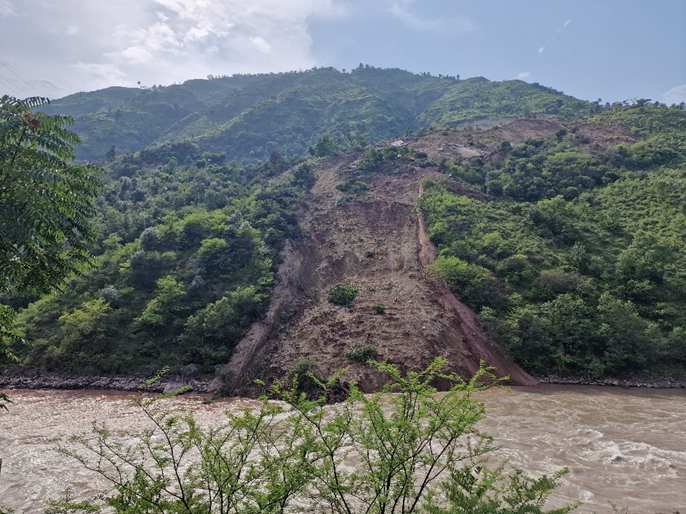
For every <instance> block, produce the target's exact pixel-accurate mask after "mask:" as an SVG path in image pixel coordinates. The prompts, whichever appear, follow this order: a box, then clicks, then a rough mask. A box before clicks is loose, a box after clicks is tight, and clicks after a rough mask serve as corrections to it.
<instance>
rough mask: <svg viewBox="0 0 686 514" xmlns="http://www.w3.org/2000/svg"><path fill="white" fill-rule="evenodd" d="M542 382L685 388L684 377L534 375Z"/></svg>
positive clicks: (685, 380)
mask: <svg viewBox="0 0 686 514" xmlns="http://www.w3.org/2000/svg"><path fill="white" fill-rule="evenodd" d="M535 378H536V380H538V381H539V382H541V383H542V384H569V385H592V386H612V387H648V388H652V389H686V379H684V378H669V377H667V378H660V379H656V378H599V379H597V380H589V379H586V378H579V377H555V376H545V377H543V376H535Z"/></svg>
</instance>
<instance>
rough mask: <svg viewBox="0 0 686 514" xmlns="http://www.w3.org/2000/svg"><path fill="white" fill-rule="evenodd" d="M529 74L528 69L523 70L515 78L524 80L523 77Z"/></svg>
mask: <svg viewBox="0 0 686 514" xmlns="http://www.w3.org/2000/svg"><path fill="white" fill-rule="evenodd" d="M529 75H531V73H530V72H528V71H523V72H521V73H520V74H519V75H517V80H524V79H526V78H528V77H529Z"/></svg>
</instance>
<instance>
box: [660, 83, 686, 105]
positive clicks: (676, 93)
mask: <svg viewBox="0 0 686 514" xmlns="http://www.w3.org/2000/svg"><path fill="white" fill-rule="evenodd" d="M662 102H663V103H666V104H667V105H672V104H680V103H681V102H686V84H684V85H683V86H676V87H673V88H672V89H670V90H669V91H665V92H664V93H662Z"/></svg>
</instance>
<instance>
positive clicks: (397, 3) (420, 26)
mask: <svg viewBox="0 0 686 514" xmlns="http://www.w3.org/2000/svg"><path fill="white" fill-rule="evenodd" d="M413 3H415V0H393V2H392V4H391V6H390V8H389V12H390V13H391V14H392V15H393V16H394V17H395V18H397V19H399V20H400V21H402V22H403V23H404V24H405V25H406V26H407V27H408V28H410V29H411V30H414V31H416V32H430V33H432V34H440V35H443V36H457V35H461V34H465V33H469V32H474V31H475V30H476V26H475V24H474V22H473V21H471V20H469V19H466V18H455V17H449V18H425V17H422V16H421V15H420V14H418V13H417V12H416V11H415V9H413V8H412V4H413Z"/></svg>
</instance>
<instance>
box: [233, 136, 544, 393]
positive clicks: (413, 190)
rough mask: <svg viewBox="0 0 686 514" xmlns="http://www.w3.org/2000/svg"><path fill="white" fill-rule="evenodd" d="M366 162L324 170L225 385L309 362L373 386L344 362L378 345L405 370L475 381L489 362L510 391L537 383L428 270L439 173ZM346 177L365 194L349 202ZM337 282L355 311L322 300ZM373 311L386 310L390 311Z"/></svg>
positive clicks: (246, 389)
mask: <svg viewBox="0 0 686 514" xmlns="http://www.w3.org/2000/svg"><path fill="white" fill-rule="evenodd" d="M395 144H398V145H402V144H405V142H400V141H398V142H396V143H395ZM422 146H426V148H427V150H431V151H432V152H433V151H434V150H432V147H433V140H432V139H431V138H429V139H425V140H423V141H420V142H418V143H417V148H421V147H422ZM464 151H467V150H464ZM473 152H474V153H475V154H476V153H478V150H473ZM359 158H360V155H359V154H357V155H346V156H343V157H339V158H337V159H335V160H330V161H326V162H325V163H323V164H322V165H321V166H320V168H319V169H318V170H317V182H316V184H315V186H314V187H313V189H312V196H311V198H310V200H309V202H308V203H307V207H306V209H305V210H304V211H303V213H302V218H301V226H302V228H303V231H304V233H305V234H306V235H305V237H304V238H302V239H300V240H298V241H293V242H290V243H289V244H288V245H287V248H286V250H285V258H284V262H283V264H282V265H281V268H280V270H279V283H278V285H277V287H276V289H275V292H274V295H273V297H272V302H271V307H270V309H269V312H268V314H267V316H266V319H265V320H264V321H263V322H261V323H258V324H256V325H254V326H253V327H252V329H251V331H250V332H249V334H248V336H247V337H246V338H245V339H243V340H242V341H241V343H240V344H239V345H238V347H237V348H236V351H235V353H234V356H233V358H232V359H231V362H230V364H229V365H228V367H227V369H226V370H225V376H226V377H227V379H228V380H229V381H230V384H231V387H230V389H232V390H233V391H234V392H235V393H238V394H249V393H250V392H251V390H252V381H253V379H255V378H263V379H267V380H268V379H271V378H276V377H280V376H282V375H284V374H285V373H287V372H288V371H289V370H291V369H293V368H294V367H296V365H297V364H298V363H299V362H301V361H303V360H305V359H306V360H311V361H313V362H314V363H316V365H317V370H318V372H319V373H321V374H322V375H323V376H328V375H330V374H332V373H333V372H334V371H336V370H338V369H341V368H347V369H348V372H347V373H346V375H345V379H344V380H355V381H357V382H358V383H359V384H360V385H361V387H362V388H363V389H364V390H368V391H371V390H375V389H378V388H379V387H380V385H381V383H380V382H379V375H378V374H377V373H376V372H375V371H374V370H373V369H372V368H370V367H368V366H366V365H364V364H363V363H358V362H351V360H349V359H348V358H347V357H346V355H347V354H348V352H350V351H351V350H354V349H355V348H359V347H372V348H374V349H375V350H376V351H378V358H379V359H387V360H388V361H390V362H393V363H396V364H398V365H399V366H400V367H401V368H405V369H411V370H418V369H422V368H424V367H426V366H427V365H428V364H429V363H430V362H431V361H432V360H433V359H434V358H435V357H437V356H443V357H445V358H446V359H447V360H448V362H449V363H450V368H451V370H452V371H457V372H458V373H460V374H461V375H462V376H471V375H472V374H473V373H474V372H475V370H476V369H477V368H478V366H479V361H480V360H483V361H485V363H486V364H487V365H491V366H495V367H496V368H497V373H498V374H499V375H501V376H504V375H509V376H510V377H511V382H512V383H513V384H518V385H523V384H534V383H536V381H535V380H534V379H533V378H532V377H530V376H529V375H528V374H526V373H525V372H523V371H522V370H521V369H520V368H519V367H518V366H516V365H514V364H512V363H510V362H508V361H507V360H506V359H505V358H504V357H503V355H502V352H501V350H500V348H499V347H498V345H497V344H496V343H495V342H493V341H492V340H490V339H489V338H488V337H486V336H485V334H484V333H483V330H482V329H481V327H480V325H479V323H478V321H477V319H476V316H475V315H474V313H473V312H472V311H471V310H470V309H468V308H467V307H466V306H465V305H464V304H462V303H461V302H459V301H458V300H456V298H455V297H454V296H453V295H452V293H451V292H450V291H449V290H448V288H447V286H445V284H442V283H437V282H433V281H431V280H429V278H428V276H427V273H426V269H425V266H426V265H427V264H429V263H430V262H431V261H432V260H433V259H434V258H435V256H436V252H435V248H433V246H432V245H431V243H430V242H429V240H428V238H427V236H426V231H425V228H424V224H423V220H422V219H421V216H420V215H419V213H418V211H417V209H416V202H417V198H418V196H419V194H420V193H421V185H420V181H421V179H422V178H425V177H429V178H440V176H441V175H440V174H439V173H438V172H437V171H436V168H435V167H432V168H420V167H418V166H417V165H416V164H415V163H414V162H413V161H412V160H410V159H397V160H396V161H394V162H393V163H392V164H386V165H384V168H383V170H382V171H380V172H377V173H374V174H370V175H363V174H360V173H359V171H358V170H357V169H356V167H355V163H356V161H357V160H359ZM346 181H360V182H363V183H364V184H366V185H367V186H368V188H369V189H368V190H367V192H366V193H364V194H360V195H358V196H357V197H354V198H352V199H350V200H349V201H345V194H344V193H342V192H341V191H339V190H337V189H336V186H338V185H340V184H342V183H345V182H346ZM337 283H343V284H347V285H352V286H355V287H357V288H358V289H359V292H358V295H357V298H356V299H355V300H354V302H353V303H352V305H351V306H350V307H343V306H337V305H333V304H331V303H329V302H328V301H327V298H326V291H327V290H328V289H329V288H330V287H331V286H333V285H335V284H337ZM375 305H383V306H384V307H385V310H384V312H383V314H378V313H376V312H375V310H374V308H373V306H375Z"/></svg>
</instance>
